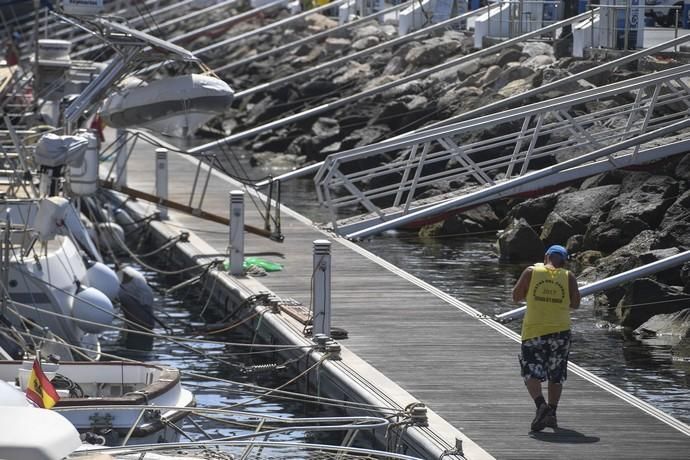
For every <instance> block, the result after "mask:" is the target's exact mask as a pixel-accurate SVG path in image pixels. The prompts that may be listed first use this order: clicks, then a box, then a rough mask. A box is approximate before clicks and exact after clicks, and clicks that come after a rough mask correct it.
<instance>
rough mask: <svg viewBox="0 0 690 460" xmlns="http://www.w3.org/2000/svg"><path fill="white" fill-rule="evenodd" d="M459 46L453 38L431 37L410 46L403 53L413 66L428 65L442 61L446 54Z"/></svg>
mask: <svg viewBox="0 0 690 460" xmlns="http://www.w3.org/2000/svg"><path fill="white" fill-rule="evenodd" d="M459 48H460V43H459V42H457V41H455V40H444V39H442V38H438V37H435V38H432V39H429V40H427V41H426V42H425V43H424V44H422V45H419V46H415V47H414V48H411V49H410V50H409V51H408V52H407V54H406V55H405V61H406V62H408V63H410V64H412V65H413V66H415V67H429V66H434V65H437V64H440V63H442V62H443V61H444V60H445V59H446V58H447V57H448V56H451V55H452V54H454V53H455V52H456V51H458V49H459Z"/></svg>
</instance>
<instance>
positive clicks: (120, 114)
mask: <svg viewBox="0 0 690 460" xmlns="http://www.w3.org/2000/svg"><path fill="white" fill-rule="evenodd" d="M233 94H234V93H233V91H232V89H231V88H230V86H228V84H227V83H225V82H224V81H223V80H221V79H219V78H216V77H211V76H208V75H200V74H192V75H182V76H177V77H170V78H163V79H160V80H154V81H152V82H148V83H146V82H143V81H141V80H139V79H137V78H132V77H130V78H127V79H125V81H124V84H123V86H122V87H121V88H120V89H119V90H117V91H115V92H114V93H112V94H110V95H109V96H108V97H107V98H106V99H105V100H104V101H103V105H102V107H101V110H100V115H101V118H102V119H103V120H104V121H105V122H106V123H107V124H108V125H110V126H112V127H114V128H130V127H137V128H139V127H144V128H148V129H150V130H152V131H155V132H158V133H161V134H165V135H168V136H175V137H186V136H191V135H193V134H194V133H195V132H196V131H197V130H198V129H199V127H201V126H202V125H203V124H204V123H206V122H207V121H209V120H210V119H211V118H213V117H215V116H218V115H220V114H222V113H223V111H225V109H227V108H228V107H229V105H230V103H231V102H232V99H233Z"/></svg>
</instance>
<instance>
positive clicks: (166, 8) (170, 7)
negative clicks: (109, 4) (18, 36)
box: [50, 0, 195, 45]
mask: <svg viewBox="0 0 690 460" xmlns="http://www.w3.org/2000/svg"><path fill="white" fill-rule="evenodd" d="M136 1H137V0H133V2H136ZM158 1H159V0H146V1H145V2H144V3H143V6H145V7H146V8H147V9H148V7H149V6H150V5H154V4H156V3H158ZM194 1H195V0H180V1H176V2H172V4H170V5H168V6H164V7H162V8H158V9H157V10H153V11H148V12H147V16H146V17H144V16H143V15H139V16H136V17H134V18H131V19H128V20H127V22H128V24H129V26H130V27H134V26H135V25H136V24H139V23H140V22H143V21H145V20H146V19H150V18H151V17H154V16H157V15H159V14H163V13H167V12H168V11H170V10H175V9H179V8H180V7H182V6H184V5H186V4H188V3H191V2H194ZM133 2H130V3H133ZM104 6H105V5H104ZM130 8H131V5H127V6H126V7H124V8H121V9H119V10H116V11H112V12H104V13H103V16H112V17H118V16H122V15H123V14H125V13H127V12H128V11H129V9H130ZM53 24H54V25H59V24H62V23H61V22H59V21H58V22H55V23H53ZM73 30H74V29H73V28H71V27H65V28H64V29H61V30H58V31H55V32H51V34H50V38H58V37H60V36H62V35H65V34H67V33H69V32H71V31H73ZM91 36H92V35H91V34H82V35H79V36H77V37H73V38H71V39H70V41H71V42H72V45H74V44H76V43H80V42H82V41H84V40H85V39H87V38H88V37H91Z"/></svg>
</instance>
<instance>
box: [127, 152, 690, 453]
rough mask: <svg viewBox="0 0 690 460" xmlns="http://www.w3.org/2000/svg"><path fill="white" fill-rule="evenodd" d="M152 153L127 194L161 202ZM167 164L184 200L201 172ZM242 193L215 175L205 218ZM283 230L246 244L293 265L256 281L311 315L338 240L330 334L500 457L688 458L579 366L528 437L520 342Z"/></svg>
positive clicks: (185, 219)
mask: <svg viewBox="0 0 690 460" xmlns="http://www.w3.org/2000/svg"><path fill="white" fill-rule="evenodd" d="M144 150H148V148H147V147H144V146H141V147H139V146H138V147H137V148H136V149H135V151H134V154H133V155H132V157H131V158H130V161H129V166H128V186H129V187H132V188H135V189H138V190H141V191H144V192H147V193H153V192H154V163H155V155H154V154H153V152H152V150H153V149H150V151H149V152H145V151H144ZM168 158H169V171H170V185H169V190H170V194H169V199H171V200H175V201H179V202H182V203H187V202H188V201H189V194H190V191H191V188H192V183H193V180H194V174H195V171H196V164H195V163H193V162H192V161H191V160H190V159H189V158H188V157H183V156H180V155H177V154H173V153H170V154H169V156H168ZM233 189H239V187H238V186H237V185H236V184H233V183H232V182H231V181H230V180H229V179H226V178H223V177H220V175H214V176H213V177H212V178H211V180H210V183H209V186H208V193H207V196H206V198H205V200H204V204H203V208H204V210H205V211H209V212H213V213H216V214H220V215H223V216H227V215H228V192H229V191H230V190H233ZM250 201H251V200H249V198H246V199H245V202H246V203H248V205H247V207H246V210H245V219H246V224H249V225H254V226H258V227H262V226H263V223H262V220H261V218H260V216H259V215H258V213H257V212H256V211H255V210H254V208H253V207H252V206H251V203H250ZM150 206H151V210H152V211H153V209H154V205H150ZM169 223H170V224H171V225H172V226H174V228H180V229H183V228H184V229H188V230H191V231H193V232H195V233H196V234H197V235H198V236H200V237H201V238H202V239H203V240H205V241H206V242H207V243H208V244H209V245H211V246H212V247H213V248H214V249H216V250H217V253H218V254H224V253H226V248H227V246H228V236H227V227H225V226H223V225H221V224H215V223H211V222H208V221H203V220H200V219H199V218H196V217H193V216H189V215H183V214H179V213H176V212H173V211H171V212H170V220H169ZM282 231H283V233H284V235H285V242H284V243H282V244H281V243H276V242H272V241H269V240H267V239H265V238H261V237H257V236H254V235H251V234H247V236H246V242H245V245H246V247H245V256H251V255H257V256H259V257H266V258H268V259H270V260H272V261H280V263H282V264H284V270H283V271H281V272H274V273H270V274H269V275H268V276H265V277H261V278H259V279H258V281H260V282H261V283H262V284H264V285H265V286H266V287H268V288H269V289H271V290H272V291H273V292H275V293H276V294H277V295H279V296H280V297H283V298H285V297H290V298H293V299H296V300H298V301H300V302H302V303H303V304H304V305H306V306H309V305H310V285H311V274H312V242H313V241H314V240H316V239H323V238H327V239H329V240H331V241H332V243H333V244H332V288H331V289H332V306H333V326H336V327H341V328H344V329H346V330H347V331H348V332H349V338H348V339H346V340H343V341H342V342H341V343H342V344H343V345H344V346H346V347H347V348H348V349H349V350H351V351H353V352H354V353H356V354H357V355H358V356H359V357H361V358H362V359H364V360H365V361H367V362H368V363H369V364H371V365H372V366H373V367H375V368H376V369H378V370H379V371H380V372H382V373H383V374H385V375H386V376H387V377H388V378H389V379H391V380H392V381H394V382H396V383H397V384H398V385H399V386H401V387H402V388H404V389H405V390H406V391H407V392H409V393H411V394H412V395H413V396H414V397H416V398H417V399H418V400H419V401H420V402H423V403H425V404H426V405H427V406H429V407H430V408H431V409H432V410H433V411H435V412H436V413H437V414H439V415H440V416H441V417H443V418H444V419H445V420H446V421H448V422H449V423H450V424H452V425H453V426H454V427H456V428H458V429H459V430H460V431H462V432H463V433H464V434H465V435H467V436H468V437H469V438H471V439H472V440H473V441H474V442H476V443H477V444H479V446H481V447H482V448H483V449H485V450H486V451H487V452H488V453H490V454H491V455H493V456H494V457H496V458H500V459H527V458H530V459H583V458H587V459H607V460H609V459H626V460H627V459H631V458H648V459H662V458H663V459H687V458H688V455H689V454H688V452H690V427H688V426H687V425H685V424H683V423H681V422H679V421H677V420H675V419H673V418H672V417H670V416H668V415H666V414H664V413H662V412H660V411H658V410H656V409H654V408H652V407H651V406H649V405H647V404H645V403H643V402H641V401H639V400H637V399H636V398H634V397H632V396H631V395H629V394H627V393H625V392H624V391H622V390H620V389H618V388H615V387H613V386H611V385H609V384H607V383H606V382H603V381H601V380H600V379H597V378H596V377H594V376H593V375H591V374H589V373H588V372H587V371H585V370H582V369H580V368H579V367H578V366H576V365H572V366H571V367H570V373H569V379H568V382H567V384H566V386H565V391H564V397H563V400H562V401H561V404H560V406H559V412H558V414H559V424H560V426H561V428H560V429H559V430H558V431H557V432H553V431H552V430H550V429H548V428H547V429H546V430H545V431H544V432H541V433H537V434H530V433H529V425H530V422H531V419H532V417H533V415H534V404H533V403H532V402H531V401H530V400H529V397H528V395H527V392H526V390H525V388H524V385H523V384H522V381H521V378H520V376H519V374H520V371H519V367H518V362H517V358H516V357H517V355H518V353H519V343H518V342H517V341H516V335H515V334H514V333H512V332H510V331H509V330H508V329H506V328H504V327H503V326H501V325H498V324H496V323H495V322H493V321H491V320H489V319H486V318H482V317H481V315H479V314H478V313H477V312H476V311H475V310H473V309H472V308H471V307H469V306H467V305H465V304H463V303H462V302H460V301H458V300H457V299H455V298H452V297H451V296H449V295H447V294H444V293H442V292H441V291H439V290H437V289H435V288H433V287H431V286H430V285H428V284H426V283H424V282H422V281H421V280H419V279H417V278H415V277H413V276H411V275H409V274H407V273H405V272H404V271H403V270H401V269H399V268H397V267H395V266H392V265H391V264H389V263H387V262H385V261H383V260H381V259H379V258H377V257H376V256H374V255H372V254H370V253H369V252H367V251H365V250H364V249H362V248H361V247H359V246H357V245H356V244H354V243H352V242H350V241H347V240H343V239H341V238H334V237H332V236H330V235H327V234H325V233H323V232H321V231H320V230H318V229H316V228H315V227H313V226H312V225H310V223H309V221H308V219H306V218H304V217H302V216H299V215H298V214H296V213H294V212H291V211H290V210H287V209H285V208H283V213H282ZM508 295H509V293H506V296H508ZM384 390H385V389H384Z"/></svg>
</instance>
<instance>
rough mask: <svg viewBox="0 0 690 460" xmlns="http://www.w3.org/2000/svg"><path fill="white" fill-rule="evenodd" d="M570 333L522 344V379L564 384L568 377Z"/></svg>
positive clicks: (551, 335) (530, 340)
mask: <svg viewBox="0 0 690 460" xmlns="http://www.w3.org/2000/svg"><path fill="white" fill-rule="evenodd" d="M569 352H570V331H562V332H556V333H554V334H547V335H542V336H540V337H534V338H532V339H527V340H525V341H523V342H522V354H521V355H520V356H519V357H518V358H519V360H520V369H521V374H522V377H523V378H524V379H525V381H527V379H530V378H534V379H537V380H539V381H541V382H544V381H546V380H548V381H549V382H552V383H562V382H565V379H566V378H567V376H568V353H569Z"/></svg>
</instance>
